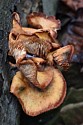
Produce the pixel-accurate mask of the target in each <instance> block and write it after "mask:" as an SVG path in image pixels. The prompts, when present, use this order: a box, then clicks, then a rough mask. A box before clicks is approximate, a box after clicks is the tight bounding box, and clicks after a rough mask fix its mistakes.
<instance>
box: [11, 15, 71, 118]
mask: <svg viewBox="0 0 83 125" xmlns="http://www.w3.org/2000/svg"><path fill="white" fill-rule="evenodd" d="M27 20H28V23H29V24H30V25H32V26H33V27H36V28H39V29H34V28H26V27H22V26H21V24H20V18H19V15H18V14H17V13H14V14H13V28H12V30H11V32H10V34H9V51H10V52H9V53H10V55H11V56H13V57H14V59H15V62H16V66H17V68H18V70H20V71H18V72H17V73H16V75H15V76H14V77H13V80H12V84H11V88H10V92H11V93H13V94H14V95H15V96H16V97H17V98H18V100H19V102H20V103H21V105H22V108H23V110H24V112H25V113H26V114H28V115H31V116H36V115H39V114H41V113H43V112H45V111H48V110H51V109H54V108H57V107H58V106H59V105H60V104H62V102H63V100H64V98H65V95H66V82H65V79H64V77H63V76H62V74H61V72H60V71H59V70H58V69H56V68H55V67H54V66H56V64H57V65H60V66H62V67H64V65H66V66H67V65H68V64H69V62H70V60H71V57H72V55H73V46H72V45H68V46H66V47H61V45H60V44H59V42H58V41H57V40H56V39H55V38H56V36H57V30H58V29H60V21H59V20H56V19H55V17H54V16H50V17H47V16H46V15H44V14H42V13H32V14H30V15H29V16H28V17H27Z"/></svg>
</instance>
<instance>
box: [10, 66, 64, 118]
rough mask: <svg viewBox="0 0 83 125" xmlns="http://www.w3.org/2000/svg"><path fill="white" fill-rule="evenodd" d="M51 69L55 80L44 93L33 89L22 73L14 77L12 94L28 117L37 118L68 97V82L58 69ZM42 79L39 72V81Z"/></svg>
mask: <svg viewBox="0 0 83 125" xmlns="http://www.w3.org/2000/svg"><path fill="white" fill-rule="evenodd" d="M51 68H52V71H53V74H54V75H53V79H52V81H51V84H50V85H49V86H48V87H47V88H46V89H45V90H44V91H40V90H38V89H37V88H34V87H31V86H30V84H29V83H28V81H27V80H26V79H25V77H24V76H23V75H22V73H21V72H20V71H19V72H17V73H16V75H15V76H14V78H13V80H12V84H11V88H10V92H11V93H13V94H14V95H15V96H16V97H17V98H18V100H19V102H20V103H21V105H22V108H23V110H24V112H25V113H26V114H27V115H30V116H37V115H39V114H41V113H43V112H46V111H49V110H51V109H54V108H57V107H58V106H59V105H61V104H62V102H63V100H64V98H65V95H66V82H65V79H64V77H63V76H62V74H61V73H60V71H59V70H58V69H55V68H53V67H51ZM43 76H44V75H43ZM41 77H42V75H41V73H39V72H38V80H39V81H40V80H41ZM44 77H45V76H44Z"/></svg>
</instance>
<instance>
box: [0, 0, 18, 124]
mask: <svg viewBox="0 0 83 125" xmlns="http://www.w3.org/2000/svg"><path fill="white" fill-rule="evenodd" d="M17 2H19V1H18V0H0V125H19V124H20V123H19V116H20V115H19V114H20V112H19V108H18V107H19V105H18V102H17V100H16V98H15V97H14V96H13V95H12V94H10V92H9V88H10V83H11V79H12V76H13V75H14V71H13V70H12V69H11V67H10V66H9V64H8V62H7V52H8V33H9V31H10V29H11V24H12V23H11V21H12V20H11V11H13V10H14V8H15V5H16V3H17Z"/></svg>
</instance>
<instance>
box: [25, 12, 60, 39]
mask: <svg viewBox="0 0 83 125" xmlns="http://www.w3.org/2000/svg"><path fill="white" fill-rule="evenodd" d="M27 21H28V24H30V25H31V26H33V27H35V28H38V29H43V30H47V31H49V33H50V34H51V36H52V37H56V35H57V34H56V32H57V30H58V29H60V27H61V23H60V20H56V18H55V16H46V15H45V14H43V13H37V12H33V13H31V14H30V15H28V16H27Z"/></svg>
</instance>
